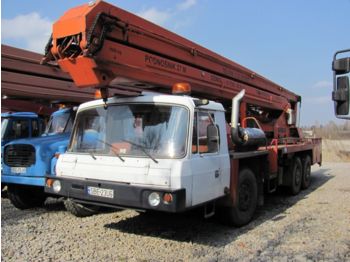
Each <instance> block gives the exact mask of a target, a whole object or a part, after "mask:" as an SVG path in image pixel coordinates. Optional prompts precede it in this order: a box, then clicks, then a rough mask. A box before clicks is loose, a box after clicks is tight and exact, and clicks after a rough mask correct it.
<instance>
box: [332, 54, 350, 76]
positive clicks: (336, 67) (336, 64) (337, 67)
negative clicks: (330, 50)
mask: <svg viewBox="0 0 350 262" xmlns="http://www.w3.org/2000/svg"><path fill="white" fill-rule="evenodd" d="M332 69H333V71H334V72H335V73H336V74H337V75H340V74H347V73H349V72H350V57H346V58H340V59H337V60H334V61H333V66H332Z"/></svg>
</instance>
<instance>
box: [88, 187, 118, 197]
mask: <svg viewBox="0 0 350 262" xmlns="http://www.w3.org/2000/svg"><path fill="white" fill-rule="evenodd" d="M87 193H88V195H91V196H98V197H106V198H114V190H113V189H106V188H99V187H93V186H88V187H87Z"/></svg>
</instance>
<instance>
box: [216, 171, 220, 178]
mask: <svg viewBox="0 0 350 262" xmlns="http://www.w3.org/2000/svg"><path fill="white" fill-rule="evenodd" d="M219 176H220V170H215V178H218V177H219Z"/></svg>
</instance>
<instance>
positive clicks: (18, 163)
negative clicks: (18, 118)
mask: <svg viewBox="0 0 350 262" xmlns="http://www.w3.org/2000/svg"><path fill="white" fill-rule="evenodd" d="M14 114H15V113H14ZM14 114H12V115H14ZM22 115H23V114H22ZM26 115H28V114H26ZM31 115H32V114H31ZM74 117H75V110H73V109H71V108H62V109H59V110H58V111H56V112H54V113H53V114H52V115H51V116H50V119H49V122H48V124H47V127H46V130H45V132H44V133H43V134H41V135H40V136H39V135H38V134H37V135H36V136H33V137H30V138H22V139H16V140H14V141H11V142H8V143H7V144H5V145H4V148H3V149H2V150H3V156H2V160H3V163H2V172H1V183H2V184H3V185H7V193H8V197H9V199H10V201H11V203H12V204H13V205H14V206H15V207H16V208H19V209H27V208H31V207H36V206H40V205H42V204H43V203H44V201H45V199H46V197H47V194H45V192H44V185H45V176H46V175H47V174H51V175H54V170H55V165H56V162H57V157H58V154H59V153H60V152H61V151H60V150H61V148H62V147H65V146H66V145H67V144H68V140H69V137H70V132H71V130H72V125H73V121H74ZM31 123H32V124H33V123H34V121H32V122H31ZM37 125H38V126H37V129H38V130H37V132H39V131H40V128H39V126H40V125H39V122H38V123H37ZM23 126H24V125H23ZM34 127H35V124H34V125H33V128H34ZM2 128H5V125H2ZM16 129H18V130H16V131H15V133H16V132H17V133H19V128H18V127H16ZM5 134H7V133H5ZM33 134H34V133H33ZM33 134H32V135H33Z"/></svg>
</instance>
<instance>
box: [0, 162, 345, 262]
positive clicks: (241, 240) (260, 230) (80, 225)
mask: <svg viewBox="0 0 350 262" xmlns="http://www.w3.org/2000/svg"><path fill="white" fill-rule="evenodd" d="M349 170H350V163H325V164H324V165H323V166H322V167H315V168H313V173H312V185H311V187H310V188H309V189H308V190H305V191H302V192H301V193H300V194H299V195H297V196H293V197H291V196H288V195H286V194H284V193H283V192H280V193H275V194H272V195H268V196H266V199H265V205H264V207H261V208H259V210H258V212H257V213H256V216H255V219H254V221H252V222H251V223H250V224H248V225H247V226H245V227H242V228H231V227H227V226H223V225H220V224H219V223H218V221H216V220H215V219H214V218H212V219H210V220H205V219H203V218H202V216H201V214H200V210H198V211H196V212H191V213H185V214H182V215H161V214H152V215H147V214H138V213H137V212H135V211H131V210H126V211H115V212H107V213H104V214H99V215H95V216H92V217H87V218H76V217H74V216H72V215H71V214H69V213H67V212H66V211H65V210H64V207H63V205H62V203H61V202H60V201H51V202H50V203H48V205H46V207H45V208H37V209H31V210H26V211H21V210H17V209H15V208H14V207H13V206H12V205H11V204H10V203H9V200H8V199H7V198H5V196H3V197H2V199H1V204H2V205H1V224H2V228H1V234H2V238H1V255H2V261H80V260H87V261H140V260H147V261H164V260H165V261H350V202H349V198H350V171H349Z"/></svg>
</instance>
